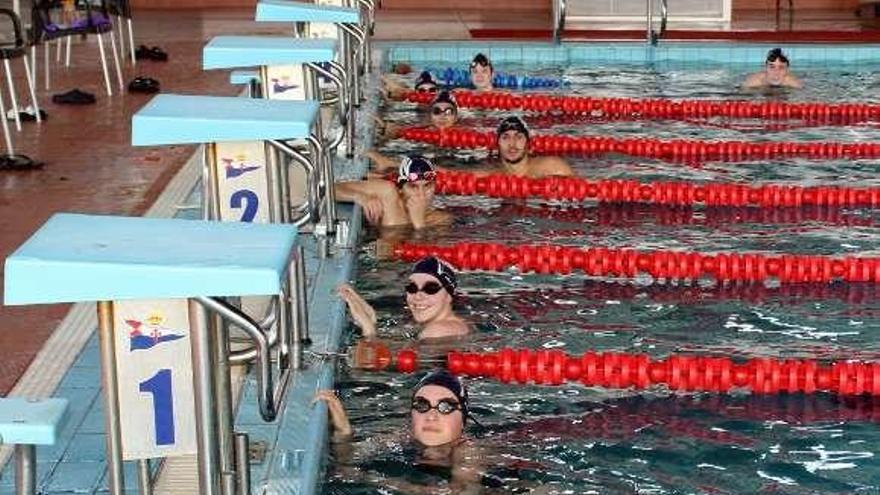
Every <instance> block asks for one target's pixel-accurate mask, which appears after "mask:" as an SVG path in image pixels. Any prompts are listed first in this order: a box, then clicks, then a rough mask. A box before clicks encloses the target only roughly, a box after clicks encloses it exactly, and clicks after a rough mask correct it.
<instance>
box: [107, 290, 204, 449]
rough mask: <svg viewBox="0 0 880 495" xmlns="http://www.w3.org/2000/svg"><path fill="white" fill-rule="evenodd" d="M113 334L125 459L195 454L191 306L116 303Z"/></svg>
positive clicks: (172, 301) (167, 302)
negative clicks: (190, 326)
mask: <svg viewBox="0 0 880 495" xmlns="http://www.w3.org/2000/svg"><path fill="white" fill-rule="evenodd" d="M113 328H114V336H115V348H116V373H117V375H118V382H119V416H120V418H119V419H120V425H121V427H122V458H123V459H125V460H132V459H148V458H153V457H170V456H175V455H187V454H195V453H196V452H197V444H196V425H195V419H194V418H195V400H194V394H193V381H192V360H191V358H190V356H191V354H192V352H191V348H190V345H191V344H190V340H189V339H190V331H189V311H188V307H187V301H186V300H185V299H160V300H152V301H115V302H114V303H113Z"/></svg>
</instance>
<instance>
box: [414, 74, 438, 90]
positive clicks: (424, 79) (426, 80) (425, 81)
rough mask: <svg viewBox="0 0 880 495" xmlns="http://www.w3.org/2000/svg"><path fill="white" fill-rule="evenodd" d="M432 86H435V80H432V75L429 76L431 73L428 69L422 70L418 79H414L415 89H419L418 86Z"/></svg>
mask: <svg viewBox="0 0 880 495" xmlns="http://www.w3.org/2000/svg"><path fill="white" fill-rule="evenodd" d="M425 85H427V86H434V87H437V82H436V81H434V77H433V76H431V73H430V72H428V71H424V72H422V73H421V74H419V77H418V79H416V83H415V84H414V85H413V87H414V88H415V89H419V86H425Z"/></svg>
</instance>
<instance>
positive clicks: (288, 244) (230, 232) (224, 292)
mask: <svg viewBox="0 0 880 495" xmlns="http://www.w3.org/2000/svg"><path fill="white" fill-rule="evenodd" d="M242 99H244V98H242ZM296 236H297V229H296V227H294V226H292V225H286V224H281V225H279V224H250V223H236V222H211V221H204V220H181V219H164V218H141V217H114V216H97V215H77V214H72V213H58V214H56V215H53V216H52V218H50V219H49V220H48V221H47V222H46V223H45V224H44V225H43V226H42V227H40V229H39V230H38V231H37V232H36V233H34V235H32V236H31V237H30V239H28V240H27V241H26V242H25V243H24V244H23V245H21V246H20V247H19V248H18V249H16V250H15V252H14V253H12V255H10V256H9V257H8V258H7V259H6V270H5V273H4V279H5V287H4V289H5V290H4V302H5V304H8V305H11V304H46V303H65V302H82V301H107V300H114V299H159V298H186V297H195V296H236V295H273V294H278V293H279V292H280V290H281V286H282V281H283V280H284V278H285V274H286V272H287V265H288V261H289V259H290V256H291V249H292V248H293V246H294V243H295V242H296Z"/></svg>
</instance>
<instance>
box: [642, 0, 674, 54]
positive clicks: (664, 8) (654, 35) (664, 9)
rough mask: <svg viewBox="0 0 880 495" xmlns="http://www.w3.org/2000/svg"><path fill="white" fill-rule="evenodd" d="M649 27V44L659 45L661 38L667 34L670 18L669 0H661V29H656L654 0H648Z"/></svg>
mask: <svg viewBox="0 0 880 495" xmlns="http://www.w3.org/2000/svg"><path fill="white" fill-rule="evenodd" d="M647 17H648V28H647V38H648V44H650V45H651V46H657V42H658V41H660V38H662V37H663V35H664V34H666V23H667V21H668V19H669V3H668V0H660V31H659V32H657V31H654V0H648V16H647Z"/></svg>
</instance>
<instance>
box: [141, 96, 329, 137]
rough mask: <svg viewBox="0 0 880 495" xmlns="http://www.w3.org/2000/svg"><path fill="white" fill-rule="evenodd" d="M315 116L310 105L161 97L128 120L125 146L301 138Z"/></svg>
mask: <svg viewBox="0 0 880 495" xmlns="http://www.w3.org/2000/svg"><path fill="white" fill-rule="evenodd" d="M317 115H318V102H316V101H287V100H267V99H260V98H238V97H235V96H189V95H174V94H163V95H157V96H155V97H153V99H152V100H150V102H149V103H147V104H146V105H145V106H144V107H143V108H141V109H140V110H138V112H137V113H136V114H134V116H133V117H132V119H131V120H132V122H131V144H133V145H134V146H152V145H162V144H192V143H216V142H220V141H254V140H268V139H295V138H304V137H307V136H308V135H309V133H310V132H311V128H312V124H314V122H315V118H316V116H317Z"/></svg>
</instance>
